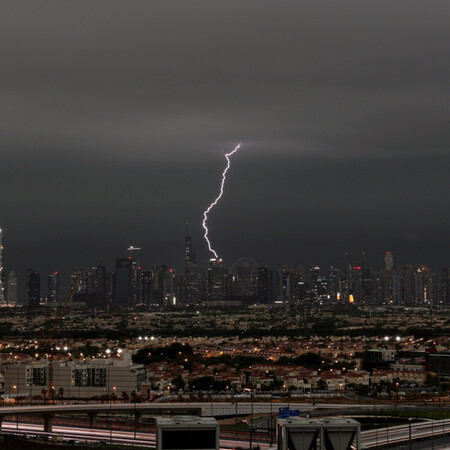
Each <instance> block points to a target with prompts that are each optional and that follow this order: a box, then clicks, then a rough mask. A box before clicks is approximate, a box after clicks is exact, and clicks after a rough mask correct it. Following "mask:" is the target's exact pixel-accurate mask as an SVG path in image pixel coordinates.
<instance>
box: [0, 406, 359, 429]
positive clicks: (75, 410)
mask: <svg viewBox="0 0 450 450" xmlns="http://www.w3.org/2000/svg"><path fill="white" fill-rule="evenodd" d="M286 406H287V407H290V408H291V409H298V410H300V411H302V412H305V411H307V412H310V411H312V410H317V409H320V410H321V411H324V410H335V409H339V410H343V409H344V410H345V409H355V408H358V405H344V404H316V405H312V404H311V403H296V402H289V403H287V402H281V403H278V402H277V403H274V402H187V403H186V402H174V403H115V402H111V403H96V404H49V405H39V406H6V407H1V408H0V430H1V423H2V422H3V420H4V419H5V417H6V416H16V417H17V416H29V415H39V416H41V417H42V418H43V421H44V431H45V432H48V433H51V432H52V424H53V418H54V416H55V415H58V414H59V415H64V414H86V415H87V416H88V418H89V423H90V426H91V427H93V426H94V425H95V423H96V419H97V416H98V415H99V414H109V415H111V414H132V415H134V416H135V423H140V422H141V420H142V415H143V414H147V415H152V416H161V415H165V414H170V415H174V414H189V415H197V416H203V417H205V416H220V417H226V416H230V417H234V416H244V415H250V414H252V415H253V414H276V413H278V408H283V407H286ZM366 407H367V406H366V405H361V406H359V408H363V409H364V408H366Z"/></svg>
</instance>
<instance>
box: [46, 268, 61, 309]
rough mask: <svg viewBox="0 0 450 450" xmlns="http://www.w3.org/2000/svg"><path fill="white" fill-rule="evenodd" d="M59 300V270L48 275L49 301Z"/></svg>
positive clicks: (55, 301)
mask: <svg viewBox="0 0 450 450" xmlns="http://www.w3.org/2000/svg"><path fill="white" fill-rule="evenodd" d="M58 301H59V272H51V273H49V274H48V277H47V302H48V303H57V302H58Z"/></svg>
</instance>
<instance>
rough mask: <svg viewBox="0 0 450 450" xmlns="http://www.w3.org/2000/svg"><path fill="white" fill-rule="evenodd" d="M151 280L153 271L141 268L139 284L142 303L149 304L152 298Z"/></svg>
mask: <svg viewBox="0 0 450 450" xmlns="http://www.w3.org/2000/svg"><path fill="white" fill-rule="evenodd" d="M152 281H153V273H152V271H151V270H143V271H142V272H141V286H142V303H143V304H144V305H145V306H149V305H150V303H151V300H152Z"/></svg>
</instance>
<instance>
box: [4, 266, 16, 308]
mask: <svg viewBox="0 0 450 450" xmlns="http://www.w3.org/2000/svg"><path fill="white" fill-rule="evenodd" d="M17 294H18V284H17V274H16V272H15V271H14V270H11V271H10V272H9V275H8V285H7V289H6V295H7V300H8V304H9V305H17V300H18V295H17Z"/></svg>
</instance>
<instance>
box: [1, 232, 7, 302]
mask: <svg viewBox="0 0 450 450" xmlns="http://www.w3.org/2000/svg"><path fill="white" fill-rule="evenodd" d="M5 303H6V298H5V270H4V267H3V231H2V229H1V228H0V305H4V304H5Z"/></svg>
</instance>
